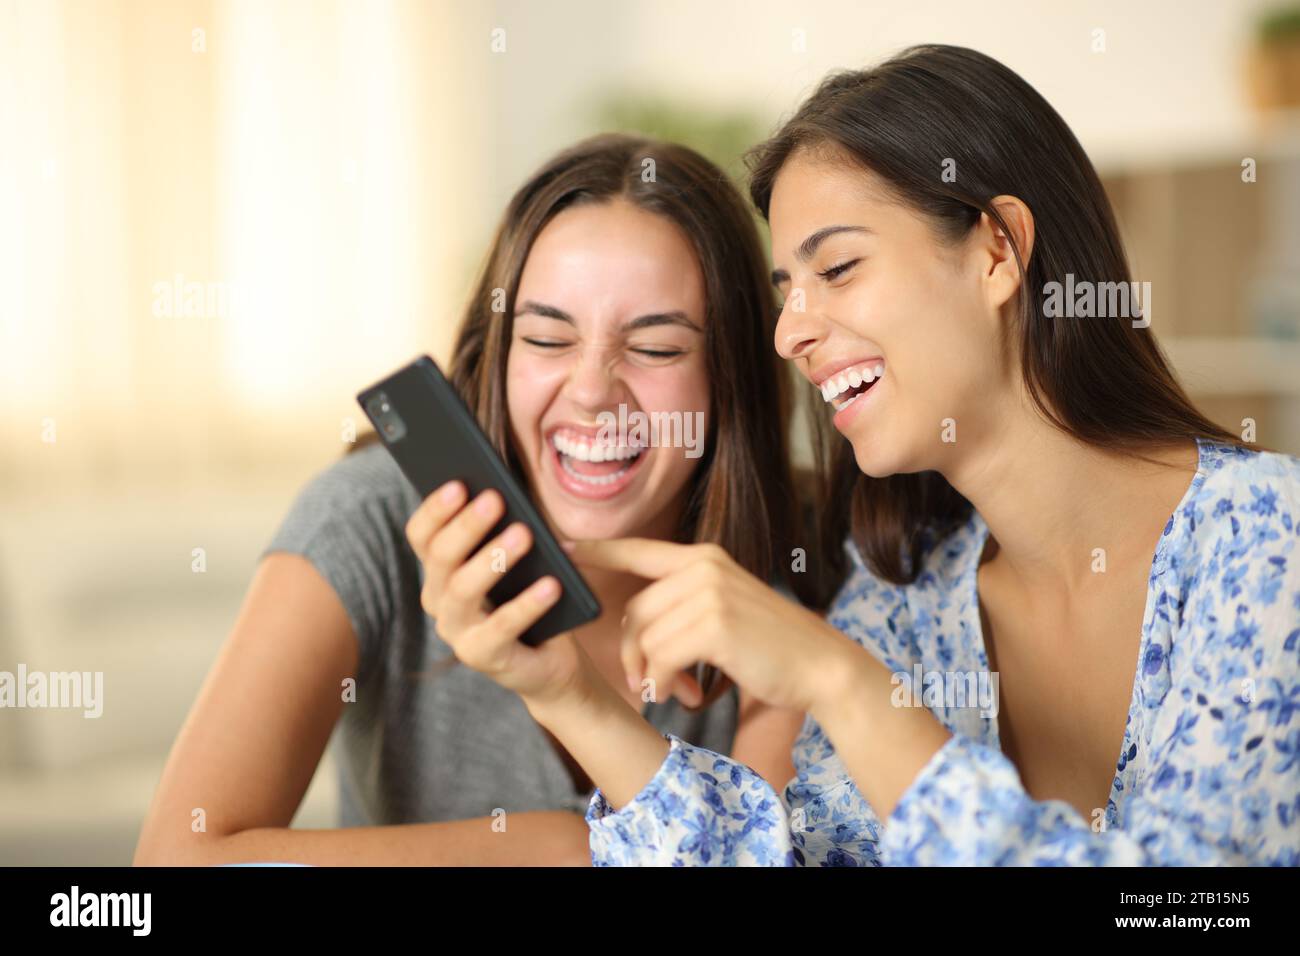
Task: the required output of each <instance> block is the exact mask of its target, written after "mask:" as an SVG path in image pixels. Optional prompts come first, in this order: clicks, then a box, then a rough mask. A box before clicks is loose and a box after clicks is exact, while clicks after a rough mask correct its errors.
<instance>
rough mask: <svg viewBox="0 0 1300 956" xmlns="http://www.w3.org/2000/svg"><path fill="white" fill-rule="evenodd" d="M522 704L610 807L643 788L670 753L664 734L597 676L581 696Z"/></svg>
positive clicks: (621, 803)
mask: <svg viewBox="0 0 1300 956" xmlns="http://www.w3.org/2000/svg"><path fill="white" fill-rule="evenodd" d="M525 703H526V704H527V705H528V710H529V712H530V713H531V714H532V715H533V718H534V719H535V720H536V721H537V722H538V723H539V724H541V725H542V726H543V727H545V728H546V729H547V730H549V731H550V732H551V733H552V734H554V735H555V738H556V739H557V740H558V741H559V742H560V743H561V744H562V745H563V746H564V749H565V750H567V751H568V752H569V753H570V754H571V755H572V756H573V759H574V760H576V761H577V762H578V764H579V765H580V766H581V767H582V769H583V770H585V771H586V772H587V775H588V776H589V777H591V780H592V782H593V783H594V784H595V785H596V786H597V787H599V788H600V790H601V792H602V793H603V794H604V795H605V799H606V800H607V801H608V802H609V803H610V805H611V806H613V807H614V808H621V807H622V806H623V805H624V804H626V803H627V802H628V801H629V800H631V799H632V798H633V797H635V796H636V795H637V794H638V793H640V792H641V791H642V790H643V789H645V785H646V784H647V783H649V782H650V780H651V779H652V778H653V777H654V775H655V774H656V773H657V772H658V770H659V767H660V766H661V765H662V764H663V762H664V757H666V756H667V755H668V740H667V739H666V738H665V737H664V736H663V734H661V733H660V732H659V731H657V730H655V729H654V728H653V727H651V726H650V725H649V724H648V723H646V721H645V719H644V718H643V717H642V716H641V715H640V714H638V713H637V712H636V711H634V710H633V709H632V708H631V707H629V706H628V705H627V702H626V701H624V700H623V699H622V698H621V697H619V696H618V694H616V693H615V692H614V691H613V689H612V688H611V687H610V686H609V685H608V684H607V683H605V681H603V680H601V679H599V678H596V679H594V680H591V681H589V682H588V687H587V689H586V690H585V691H584V692H583V693H581V694H579V693H572V694H568V695H565V696H564V697H563V698H562V699H560V700H557V701H554V702H548V703H545V704H542V703H538V702H535V701H527V700H526V701H525Z"/></svg>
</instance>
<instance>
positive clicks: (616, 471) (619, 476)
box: [550, 428, 649, 498]
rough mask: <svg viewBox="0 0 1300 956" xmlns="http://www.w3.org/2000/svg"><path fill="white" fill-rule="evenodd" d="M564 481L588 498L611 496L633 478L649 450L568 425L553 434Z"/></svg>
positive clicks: (560, 475)
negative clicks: (610, 441) (602, 438)
mask: <svg viewBox="0 0 1300 956" xmlns="http://www.w3.org/2000/svg"><path fill="white" fill-rule="evenodd" d="M550 446H551V449H552V451H553V452H554V458H555V461H556V464H557V466H558V467H557V476H558V477H559V479H560V483H561V484H562V485H563V486H564V487H565V488H566V489H568V490H569V491H571V492H573V493H575V494H577V495H579V496H581V497H584V498H608V497H611V496H613V495H616V494H618V493H619V492H620V491H622V490H623V489H624V488H626V487H627V486H628V485H629V484H630V483H631V481H632V478H633V476H634V475H635V474H636V472H637V470H638V469H639V468H640V467H641V464H642V462H644V461H645V459H646V458H647V457H648V456H647V455H646V452H647V451H648V450H649V449H647V448H644V447H638V446H634V445H612V444H605V443H602V442H599V441H597V440H596V439H595V438H594V437H593V436H590V435H584V434H582V433H581V432H577V431H574V430H572V429H568V428H560V429H557V430H556V431H555V432H554V433H553V434H552V435H551V436H550Z"/></svg>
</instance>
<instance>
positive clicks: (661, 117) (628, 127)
mask: <svg viewBox="0 0 1300 956" xmlns="http://www.w3.org/2000/svg"><path fill="white" fill-rule="evenodd" d="M593 119H594V121H595V123H596V124H597V126H598V127H599V128H600V129H601V130H603V131H607V132H618V133H641V134H642V135H645V136H654V137H657V138H659V139H665V140H671V141H673V142H675V143H681V144H683V145H685V146H689V147H691V148H692V149H694V150H695V151H696V152H698V153H700V154H701V155H703V156H705V157H706V158H708V159H710V160H712V161H713V162H714V163H716V164H717V165H718V166H719V167H720V168H721V169H722V170H723V171H724V172H726V173H727V175H728V176H730V177H731V178H732V179H733V180H734V181H735V182H736V185H737V186H739V187H741V189H742V192H743V191H744V182H745V166H744V161H743V157H744V153H745V150H747V149H749V147H751V146H753V145H754V144H755V143H757V142H758V141H759V140H761V139H763V138H764V137H765V136H766V135H767V131H766V130H765V129H764V127H763V124H762V123H760V122H759V121H758V119H757V118H756V117H755V116H753V115H752V114H749V113H746V112H742V111H729V112H726V113H722V112H715V111H709V110H703V109H700V108H699V107H695V106H689V105H687V104H684V103H680V102H674V101H671V100H666V99H647V98H644V97H639V96H633V95H623V94H614V95H611V96H609V97H607V98H605V99H603V100H601V101H600V102H599V103H598V104H597V105H596V107H595V108H594V111H593Z"/></svg>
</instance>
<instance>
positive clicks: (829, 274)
mask: <svg viewBox="0 0 1300 956" xmlns="http://www.w3.org/2000/svg"><path fill="white" fill-rule="evenodd" d="M861 261H862V260H861V259H850V260H849V261H848V262H841V263H839V264H838V265H833V266H831V267H830V268H829V269H827V270H826V271H825V272H819V273H817V275H818V276H819V277H820V278H822V279H827V280H830V279H835V278H838V277H839V276H841V275H843V274H844V273H846V272H848V271H849V270H850V269H852V268H853V267H854V266H856V265H857V264H858V263H859V262H861Z"/></svg>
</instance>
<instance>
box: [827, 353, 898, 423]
mask: <svg viewBox="0 0 1300 956" xmlns="http://www.w3.org/2000/svg"><path fill="white" fill-rule="evenodd" d="M884 374H885V363H884V362H882V361H880V360H879V359H872V360H871V361H870V362H863V363H862V364H860V365H853V366H850V367H849V368H846V369H844V370H843V371H840V372H837V373H836V374H835V375H832V376H831V377H830V378H828V379H827V380H826V381H824V382H822V384H821V385H820V386H819V388H820V389H821V393H822V399H823V400H824V401H825V402H826V404H828V405H830V406H831V407H832V408H834V409H835V411H836V412H842V411H843V410H844V409H846V408H848V407H849V406H850V405H852V404H853V403H854V402H856V401H857V400H858V399H859V398H861V397H862V396H863V395H865V394H867V392H869V391H870V390H871V388H872V386H874V385H875V384H876V383H877V382H879V381H880V379H881V378H883V377H884Z"/></svg>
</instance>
